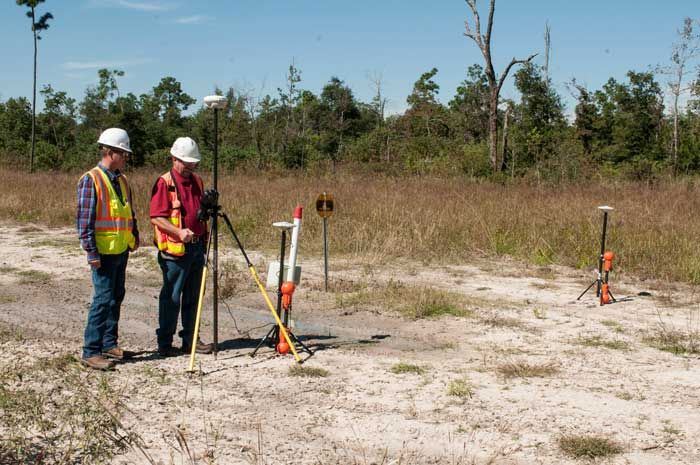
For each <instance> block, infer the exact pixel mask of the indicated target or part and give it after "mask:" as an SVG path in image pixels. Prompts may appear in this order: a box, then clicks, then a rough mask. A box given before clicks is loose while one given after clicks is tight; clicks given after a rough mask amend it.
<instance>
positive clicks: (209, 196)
mask: <svg viewBox="0 0 700 465" xmlns="http://www.w3.org/2000/svg"><path fill="white" fill-rule="evenodd" d="M204 104H205V105H206V106H207V107H208V108H213V109H214V163H213V168H212V169H213V184H214V187H213V189H209V190H206V191H205V192H204V193H203V195H202V198H201V201H200V209H199V211H198V212H197V219H198V220H199V221H202V222H206V221H208V220H211V226H210V230H209V238H210V240H209V241H208V242H207V251H206V254H205V257H204V266H203V268H202V283H201V285H200V289H199V301H198V304H197V316H196V319H195V326H194V335H193V336H192V341H194V342H193V344H192V352H191V354H190V365H189V369H188V370H187V371H189V372H193V371H194V362H195V354H196V348H197V344H196V341H198V340H199V327H200V322H201V316H202V304H203V302H204V290H205V288H206V278H207V266H208V264H209V252H210V251H211V250H212V248H213V250H214V253H213V260H212V279H213V281H214V282H213V294H212V304H213V320H212V322H213V330H214V337H213V340H214V356H215V357H216V355H217V351H218V300H219V299H218V297H219V287H218V281H219V277H218V266H219V258H218V256H219V241H218V230H219V228H218V219H219V217H221V218H222V219H223V220H224V223H225V224H226V226H227V227H228V230H229V232H230V233H231V235H232V236H233V239H234V241H235V242H236V244H237V245H238V248H239V249H240V251H241V254H242V255H243V257H244V258H245V261H246V265H247V266H248V269H249V270H250V273H251V275H252V276H253V279H254V280H255V282H256V284H257V285H258V288H259V289H260V291H261V293H262V295H263V297H264V299H265V302H266V303H267V306H268V308H269V309H270V311H271V312H272V315H273V316H274V318H275V321H276V322H277V326H278V327H279V333H278V334H279V335H280V340H281V341H282V340H284V341H285V342H286V343H287V347H288V348H289V349H291V351H292V353H293V354H294V358H295V359H296V361H297V363H302V360H301V357H299V354H298V353H297V351H296V348H295V347H294V344H293V343H292V341H291V339H290V337H289V334H288V333H287V330H286V326H285V325H284V324H283V323H282V321H281V320H280V318H279V316H278V313H277V312H276V311H275V308H274V307H273V305H272V302H271V301H270V298H269V296H268V295H267V292H266V291H265V287H264V286H263V285H262V283H261V282H260V278H259V277H258V273H257V272H256V271H255V267H254V266H253V264H252V263H251V262H250V259H249V258H248V254H246V252H245V249H244V248H243V244H241V241H240V240H239V239H238V235H236V232H235V230H234V229H233V226H232V225H231V221H230V220H229V218H228V216H227V215H226V213H223V212H222V211H221V206H220V205H219V191H218V189H217V187H218V172H217V169H218V164H219V163H218V162H219V160H218V155H219V142H218V141H219V128H218V120H219V110H220V109H224V108H226V106H227V101H226V98H225V97H223V96H221V95H210V96H207V97H204ZM212 246H213V247H212Z"/></svg>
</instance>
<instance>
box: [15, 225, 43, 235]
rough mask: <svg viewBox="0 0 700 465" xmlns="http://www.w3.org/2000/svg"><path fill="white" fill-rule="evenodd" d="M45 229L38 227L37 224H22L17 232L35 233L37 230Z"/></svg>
mask: <svg viewBox="0 0 700 465" xmlns="http://www.w3.org/2000/svg"><path fill="white" fill-rule="evenodd" d="M43 231H44V230H43V229H41V228H38V227H36V226H32V225H27V226H22V227H21V228H19V229H18V230H17V232H20V233H35V232H43Z"/></svg>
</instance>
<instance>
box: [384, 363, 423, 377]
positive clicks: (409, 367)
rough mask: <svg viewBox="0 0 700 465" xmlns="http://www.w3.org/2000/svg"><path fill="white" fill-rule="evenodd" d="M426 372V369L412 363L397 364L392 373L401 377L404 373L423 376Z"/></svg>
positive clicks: (392, 368)
mask: <svg viewBox="0 0 700 465" xmlns="http://www.w3.org/2000/svg"><path fill="white" fill-rule="evenodd" d="M425 371H426V370H425V368H423V367H421V366H418V365H413V364H410V363H397V364H396V365H394V366H393V367H391V372H392V373H394V374H396V375H401V374H404V373H412V374H416V375H422V374H423V373H425Z"/></svg>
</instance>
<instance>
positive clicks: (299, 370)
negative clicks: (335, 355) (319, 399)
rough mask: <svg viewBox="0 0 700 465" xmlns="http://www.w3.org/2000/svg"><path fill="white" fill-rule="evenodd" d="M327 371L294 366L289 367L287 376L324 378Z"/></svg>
mask: <svg viewBox="0 0 700 465" xmlns="http://www.w3.org/2000/svg"><path fill="white" fill-rule="evenodd" d="M328 374H329V373H328V370H325V369H323V368H318V367H310V366H306V365H299V364H294V365H292V366H291V367H289V376H300V377H302V378H325V377H327V376H328Z"/></svg>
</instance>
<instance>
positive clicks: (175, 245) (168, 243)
mask: <svg viewBox="0 0 700 465" xmlns="http://www.w3.org/2000/svg"><path fill="white" fill-rule="evenodd" d="M192 176H193V177H194V180H195V182H196V183H197V185H198V186H199V191H200V192H204V182H203V181H202V178H200V177H199V176H198V175H196V174H194V173H192ZM161 179H162V180H163V181H165V185H166V186H168V197H169V199H168V200H169V201H170V214H169V215H168V220H169V221H170V223H172V224H173V225H174V226H175V227H176V228H178V229H182V211H181V208H182V203H180V199H179V198H178V196H177V186H176V185H175V181H174V180H173V175H172V174H170V171H168V172H167V173H164V174H163V175H162V176H161ZM153 232H154V238H153V242H154V243H155V245H156V247H158V250H160V251H162V252H166V253H167V254H169V255H173V256H175V257H182V256H183V255H185V244H183V243H182V241H180V239H179V238H177V237H172V236H171V235H170V234H168V233H166V232H165V231H161V230H160V228H159V227H158V226H156V225H153Z"/></svg>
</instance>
